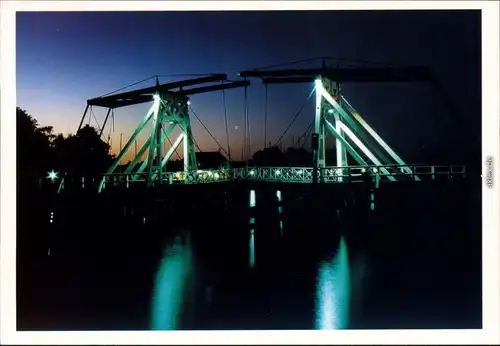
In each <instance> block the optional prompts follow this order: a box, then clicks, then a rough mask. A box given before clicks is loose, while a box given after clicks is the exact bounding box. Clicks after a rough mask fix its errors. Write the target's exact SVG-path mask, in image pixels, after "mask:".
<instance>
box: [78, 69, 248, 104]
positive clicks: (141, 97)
mask: <svg viewBox="0 0 500 346" xmlns="http://www.w3.org/2000/svg"><path fill="white" fill-rule="evenodd" d="M213 82H226V83H222V84H217V85H210V86H204V87H198V88H192V89H183V88H186V87H189V86H195V85H199V84H205V83H213ZM249 85H250V82H249V81H238V82H229V81H227V76H226V75H225V74H216V75H212V76H207V77H200V78H195V79H188V80H184V81H178V82H172V83H165V84H160V85H157V86H153V87H148V88H143V89H138V90H133V91H127V92H123V93H119V94H114V95H110V96H104V97H97V98H93V99H90V100H88V101H87V105H91V106H100V107H108V108H119V107H126V106H131V105H135V104H141V103H146V102H150V101H153V94H154V93H159V94H162V95H164V96H165V97H167V96H169V95H170V96H175V95H179V96H187V95H195V94H201V93H205V92H211V91H217V90H225V89H232V88H239V87H244V86H249ZM173 89H178V90H173Z"/></svg>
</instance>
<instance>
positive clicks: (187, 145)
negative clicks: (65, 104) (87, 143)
mask: <svg viewBox="0 0 500 346" xmlns="http://www.w3.org/2000/svg"><path fill="white" fill-rule="evenodd" d="M215 82H218V84H215V85H213V83H215ZM207 83H212V85H205V86H199V85H200V84H207ZM248 85H250V82H248V81H236V82H233V81H228V80H227V76H226V75H225V74H214V75H208V76H204V77H199V78H194V79H187V80H182V81H177V82H171V83H165V84H160V83H159V82H158V79H157V80H156V85H155V86H152V87H147V88H143V89H139V90H133V91H128V92H123V93H119V94H113V95H109V96H103V97H98V98H94V99H90V100H88V101H87V108H86V110H85V112H84V114H83V116H82V120H81V122H80V126H79V129H78V130H80V128H81V126H82V124H83V122H84V119H85V117H86V115H87V113H88V110H89V107H92V106H99V107H105V108H108V112H107V114H106V118H105V120H104V123H103V126H102V128H101V129H98V131H99V134H100V135H102V132H103V129H104V126H106V123H107V120H108V118H109V115H110V113H111V111H112V110H114V109H116V108H119V107H126V106H131V105H136V104H141V103H151V106H150V108H149V110H148V112H147V113H146V115H145V116H144V117H143V118H142V120H141V122H140V123H139V125H138V126H137V128H136V129H135V131H134V132H133V134H132V136H131V137H130V139H129V140H128V141H127V142H126V144H125V146H124V147H123V148H122V149H121V151H120V153H119V154H118V155H117V157H116V159H115V160H114V162H113V164H112V165H111V166H110V167H109V168H108V170H107V171H106V173H105V175H104V176H103V178H102V180H101V181H100V183H99V192H101V191H102V189H103V188H104V187H105V184H106V181H109V180H111V181H113V180H119V181H121V182H122V183H123V180H126V182H127V183H128V182H134V181H144V182H146V184H147V186H148V187H150V186H151V185H153V184H155V183H160V184H161V183H163V182H164V181H165V180H168V179H172V175H168V176H167V175H165V173H166V164H167V162H168V161H169V160H170V159H171V157H172V155H173V154H174V152H176V151H177V149H178V147H179V146H180V145H181V143H182V150H181V151H182V156H183V163H184V164H183V171H184V173H189V172H193V171H196V170H197V163H196V152H195V140H194V138H193V132H192V129H191V121H190V107H189V105H190V99H189V96H191V95H195V94H200V93H206V92H211V91H217V90H226V89H232V88H238V87H247V86H248ZM193 86H198V87H194V88H188V87H193ZM200 121H201V120H200ZM148 125H150V126H149V129H148V128H147V127H148ZM175 129H180V131H179V133H180V134H179V135H178V136H177V137H176V138H172V137H174V136H173V133H174V130H175ZM143 132H147V140H146V141H145V142H144V144H143V145H142V146H141V148H140V150H138V151H137V153H136V154H135V155H134V156H133V159H132V160H131V161H130V163H129V164H128V165H127V167H126V169H125V170H124V171H123V172H121V171H119V170H118V168H119V167H120V166H121V164H122V161H123V159H124V158H125V156H126V155H127V153H128V152H129V151H130V149H131V148H132V146H133V145H134V144H136V143H137V140H138V138H139V136H140V135H141V133H143ZM167 141H168V142H169V143H170V144H171V147H170V149H169V150H168V151H166V152H164V150H163V148H164V144H165V143H166V142H167ZM169 183H171V181H169ZM61 184H64V182H62V183H61ZM61 186H62V185H61Z"/></svg>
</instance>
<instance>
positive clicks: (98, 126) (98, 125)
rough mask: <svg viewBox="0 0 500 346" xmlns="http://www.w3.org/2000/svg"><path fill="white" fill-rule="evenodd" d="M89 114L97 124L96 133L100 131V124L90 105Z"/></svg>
mask: <svg viewBox="0 0 500 346" xmlns="http://www.w3.org/2000/svg"><path fill="white" fill-rule="evenodd" d="M90 114H92V116H93V117H94V120H95V123H96V124H97V131H98V133H99V132H101V125H100V124H99V121H98V120H97V117H96V116H95V113H94V110H93V109H92V107H91V108H90ZM89 125H90V117H89Z"/></svg>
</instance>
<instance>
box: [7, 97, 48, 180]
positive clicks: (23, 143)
mask: <svg viewBox="0 0 500 346" xmlns="http://www.w3.org/2000/svg"><path fill="white" fill-rule="evenodd" d="M16 117H17V127H16V135H17V155H16V156H17V171H18V176H20V177H22V178H25V179H30V178H37V177H40V176H41V175H42V174H44V173H45V172H47V170H49V169H50V167H51V165H52V164H53V161H54V156H53V143H52V141H53V140H54V138H55V136H54V134H53V128H52V126H45V127H40V126H39V124H38V121H37V120H36V119H35V118H34V117H32V116H31V115H29V114H28V113H27V112H26V111H25V110H24V109H21V108H19V107H17V108H16Z"/></svg>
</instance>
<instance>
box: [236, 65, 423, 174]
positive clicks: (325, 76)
mask: <svg viewBox="0 0 500 346" xmlns="http://www.w3.org/2000/svg"><path fill="white" fill-rule="evenodd" d="M240 76H242V77H259V78H262V80H263V82H264V83H266V84H273V83H311V82H313V81H314V88H315V90H314V91H315V93H316V112H315V121H314V132H313V134H312V147H313V169H314V170H316V172H319V174H317V173H316V172H315V173H313V175H312V176H313V181H314V182H316V181H318V180H319V181H325V179H328V177H327V176H324V175H323V173H327V172H328V170H325V168H326V164H327V163H326V143H325V141H326V133H327V132H330V133H332V134H333V135H334V136H335V138H336V143H335V147H336V154H337V155H336V159H337V162H336V163H337V165H336V167H338V168H337V169H336V172H337V179H336V181H338V182H341V181H342V179H343V176H344V175H345V172H344V168H345V167H347V166H348V162H347V153H349V154H350V155H351V156H352V157H353V158H354V160H355V161H356V163H357V164H359V165H360V166H361V167H368V166H369V165H375V166H377V167H380V171H381V173H382V174H383V175H384V177H385V178H386V179H388V180H390V181H396V180H397V177H396V176H394V175H393V174H391V173H390V172H389V170H388V168H386V166H387V165H393V164H396V165H399V166H400V167H403V169H404V171H405V172H406V173H407V174H410V175H414V172H413V171H412V169H411V168H410V166H408V165H407V164H406V162H404V161H403V160H402V159H401V157H400V156H399V155H398V154H396V152H395V151H394V150H393V149H392V148H391V147H390V146H389V145H388V144H387V143H386V142H385V141H384V140H383V139H382V137H380V136H379V135H378V134H377V133H376V132H375V130H374V129H373V128H372V127H370V126H369V125H368V123H367V122H366V121H365V120H364V119H363V118H362V117H361V115H360V114H359V113H358V112H357V111H356V110H355V109H354V107H352V106H351V105H350V104H349V102H347V100H346V99H345V98H344V97H343V96H342V95H341V94H340V86H339V84H340V81H343V82H388V81H392V82H395V81H396V82H410V81H421V80H427V79H428V77H429V70H428V69H426V68H421V67H407V68H364V69H362V68H342V69H341V68H331V67H327V66H326V65H325V64H324V63H323V66H322V67H321V68H319V69H292V70H249V71H243V72H240ZM359 151H360V152H361V153H362V154H363V155H360V153H359ZM415 180H417V181H418V180H419V177H418V176H415Z"/></svg>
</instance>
